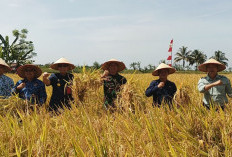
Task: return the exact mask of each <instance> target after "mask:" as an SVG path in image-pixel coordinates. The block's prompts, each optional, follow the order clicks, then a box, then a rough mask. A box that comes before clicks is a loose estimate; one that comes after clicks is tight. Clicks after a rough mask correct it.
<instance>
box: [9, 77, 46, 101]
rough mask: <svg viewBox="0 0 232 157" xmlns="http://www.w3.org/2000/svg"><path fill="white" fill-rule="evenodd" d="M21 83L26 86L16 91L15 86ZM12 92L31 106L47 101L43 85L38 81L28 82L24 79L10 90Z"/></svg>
mask: <svg viewBox="0 0 232 157" xmlns="http://www.w3.org/2000/svg"><path fill="white" fill-rule="evenodd" d="M23 82H24V83H25V84H26V86H25V87H24V88H23V89H21V90H17V86H18V85H20V84H21V83H23ZM12 92H13V93H15V94H19V97H20V98H22V99H26V100H29V101H30V102H31V103H33V104H34V103H36V104H39V105H41V104H43V103H45V101H46V99H47V94H46V90H45V85H44V83H43V82H42V81H40V80H38V79H34V80H32V81H28V80H26V79H24V80H19V81H18V82H17V83H16V85H15V86H14V88H13V89H12Z"/></svg>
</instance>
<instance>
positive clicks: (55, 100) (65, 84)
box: [49, 73, 73, 110]
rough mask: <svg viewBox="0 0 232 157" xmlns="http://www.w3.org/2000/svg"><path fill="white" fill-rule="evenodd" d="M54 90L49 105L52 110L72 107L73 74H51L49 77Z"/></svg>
mask: <svg viewBox="0 0 232 157" xmlns="http://www.w3.org/2000/svg"><path fill="white" fill-rule="evenodd" d="M49 80H50V82H51V85H52V87H53V89H52V96H51V100H50V103H49V106H50V109H51V110H57V109H58V108H63V105H65V106H66V107H71V106H70V104H69V101H70V100H73V97H72V93H71V88H70V87H69V85H70V84H72V80H73V74H69V73H67V74H66V75H65V76H63V75H61V74H60V73H55V74H51V76H50V77H49Z"/></svg>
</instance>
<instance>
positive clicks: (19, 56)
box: [0, 29, 36, 65]
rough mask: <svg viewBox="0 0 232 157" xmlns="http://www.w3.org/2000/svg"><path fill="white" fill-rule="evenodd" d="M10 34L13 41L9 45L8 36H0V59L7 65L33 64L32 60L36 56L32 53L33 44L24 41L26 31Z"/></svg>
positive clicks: (15, 31) (14, 31) (16, 31)
mask: <svg viewBox="0 0 232 157" xmlns="http://www.w3.org/2000/svg"><path fill="white" fill-rule="evenodd" d="M12 33H13V36H14V37H15V39H14V41H13V42H12V43H11V44H10V42H9V37H8V36H6V37H5V38H4V37H3V36H2V35H1V34H0V41H1V43H0V46H1V47H2V52H1V53H0V57H1V58H3V59H4V60H5V61H6V62H7V63H8V64H11V63H17V64H18V65H20V64H28V63H32V62H34V60H32V58H33V57H34V56H36V53H35V52H34V45H33V42H32V41H26V38H27V33H28V30H27V29H22V30H21V31H18V30H13V31H12Z"/></svg>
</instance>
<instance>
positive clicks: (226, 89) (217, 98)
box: [198, 75, 232, 107]
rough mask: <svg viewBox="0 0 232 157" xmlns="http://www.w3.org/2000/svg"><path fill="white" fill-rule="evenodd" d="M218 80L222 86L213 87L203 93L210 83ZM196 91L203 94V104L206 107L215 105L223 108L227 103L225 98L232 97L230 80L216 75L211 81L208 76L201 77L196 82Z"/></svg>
mask: <svg viewBox="0 0 232 157" xmlns="http://www.w3.org/2000/svg"><path fill="white" fill-rule="evenodd" d="M218 80H221V81H222V85H219V86H214V87H212V88H210V89H209V90H208V91H205V86H206V85H208V84H211V83H214V82H216V81H218ZM198 90H199V91H200V92H201V93H204V97H203V102H204V104H205V105H207V106H208V107H209V106H210V104H211V103H217V104H219V105H220V106H224V104H225V103H228V99H227V96H226V95H228V96H229V97H232V88H231V83H230V80H229V79H228V78H227V77H225V76H222V75H217V76H216V77H215V78H214V79H211V78H210V77H209V76H208V75H207V76H206V77H203V78H201V79H200V80H199V82H198Z"/></svg>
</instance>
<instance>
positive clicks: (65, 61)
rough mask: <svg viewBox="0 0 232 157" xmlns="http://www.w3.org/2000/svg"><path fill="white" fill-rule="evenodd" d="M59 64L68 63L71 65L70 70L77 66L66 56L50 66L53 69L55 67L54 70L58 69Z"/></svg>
mask: <svg viewBox="0 0 232 157" xmlns="http://www.w3.org/2000/svg"><path fill="white" fill-rule="evenodd" d="M58 64H68V65H69V69H68V70H73V69H74V68H75V66H74V65H73V64H72V63H71V62H69V61H68V60H67V59H65V58H60V59H58V60H57V61H56V62H55V63H53V64H52V65H51V66H50V67H51V68H52V69H54V70H58Z"/></svg>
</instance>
